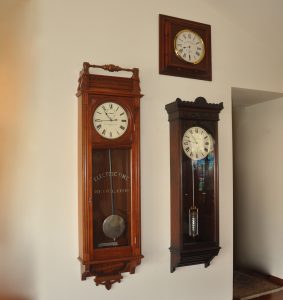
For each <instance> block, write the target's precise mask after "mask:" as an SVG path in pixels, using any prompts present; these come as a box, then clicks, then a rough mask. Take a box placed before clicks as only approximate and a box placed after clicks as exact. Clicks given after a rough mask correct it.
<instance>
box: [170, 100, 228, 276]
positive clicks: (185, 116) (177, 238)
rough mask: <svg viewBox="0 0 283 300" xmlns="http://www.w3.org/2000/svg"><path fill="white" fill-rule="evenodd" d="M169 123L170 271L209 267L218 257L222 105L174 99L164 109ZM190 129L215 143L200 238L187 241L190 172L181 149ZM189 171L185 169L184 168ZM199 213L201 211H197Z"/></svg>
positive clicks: (203, 205) (204, 101) (203, 101)
mask: <svg viewBox="0 0 283 300" xmlns="http://www.w3.org/2000/svg"><path fill="white" fill-rule="evenodd" d="M165 108H166V110H167V113H168V117H169V122H170V174H171V175H170V176H171V179H170V182H171V247H170V252H171V272H174V271H175V269H176V267H181V266H188V265H194V264H202V263H204V264H205V267H207V266H209V264H210V262H211V260H212V259H213V258H214V257H215V256H216V255H218V252H219V250H220V247H219V216H218V210H219V208H218V120H219V112H220V111H221V110H222V108H223V103H220V104H211V103H207V102H206V100H205V99H204V98H202V97H198V98H196V100H195V101H194V102H190V101H182V100H180V99H177V100H176V101H175V102H172V103H170V104H167V105H166V106H165ZM193 126H200V127H202V128H204V129H205V130H206V131H207V132H209V133H210V134H211V135H212V136H213V139H214V141H215V145H214V155H215V160H214V163H213V168H214V169H213V174H214V175H213V181H214V184H213V185H214V187H213V190H212V192H210V193H208V194H207V195H206V198H207V199H206V200H205V201H206V202H205V203H206V204H202V208H203V209H202V211H205V212H204V213H202V214H201V215H200V216H199V218H200V219H201V220H200V226H201V228H200V231H201V234H200V237H198V238H195V239H194V238H191V239H189V238H188V234H187V233H186V224H185V223H186V219H187V218H188V216H187V214H188V210H189V208H190V204H188V198H187V196H186V195H188V194H191V190H192V187H191V183H190V182H191V178H192V173H191V171H190V170H191V169H190V170H187V169H186V168H187V167H186V166H190V162H189V164H187V165H186V163H188V161H189V160H190V159H188V157H187V156H186V155H185V154H184V151H183V148H182V138H183V135H184V133H185V131H186V130H187V129H188V128H190V127H193ZM188 168H189V167H188ZM200 211H201V209H200Z"/></svg>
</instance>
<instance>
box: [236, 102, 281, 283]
mask: <svg viewBox="0 0 283 300" xmlns="http://www.w3.org/2000/svg"><path fill="white" fill-rule="evenodd" d="M282 115H283V98H280V99H277V100H273V101H268V102H264V103H261V104H256V105H252V106H248V107H245V108H241V109H237V110H235V113H234V114H233V132H234V137H235V143H234V145H235V146H234V153H235V154H234V159H235V161H234V162H235V164H234V166H235V169H234V174H235V177H234V182H235V194H234V195H235V200H234V201H235V205H236V207H235V212H236V222H235V224H236V225H237V228H236V232H237V235H236V236H237V238H236V245H237V251H236V258H237V262H238V264H239V265H240V266H244V267H251V268H255V269H258V270H261V271H263V272H265V273H267V274H271V275H273V276H277V277H280V278H283V258H282V253H283V241H282V237H283V219H282V211H283V201H282V168H283V160H282V147H283V142H282V138H281V137H282V132H283V119H282Z"/></svg>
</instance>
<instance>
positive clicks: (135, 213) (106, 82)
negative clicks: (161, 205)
mask: <svg viewBox="0 0 283 300" xmlns="http://www.w3.org/2000/svg"><path fill="white" fill-rule="evenodd" d="M90 69H92V70H97V69H103V70H104V71H106V72H108V71H109V72H119V71H124V72H131V73H132V76H131V77H130V78H126V77H117V76H108V75H98V74H91V73H90V72H89V70H90ZM139 82H140V81H139V70H138V69H136V68H133V69H124V68H120V67H118V66H115V65H103V66H97V65H90V64H89V63H84V64H83V69H82V71H81V73H80V77H79V86H78V91H77V97H78V107H79V108H78V113H79V128H78V145H79V148H78V154H79V165H78V168H79V260H80V262H81V278H82V280H85V279H86V278H87V277H90V276H95V279H94V281H95V283H96V285H99V284H102V285H105V287H106V288H107V289H110V288H111V286H112V284H113V283H115V282H120V281H121V279H122V275H121V274H122V273H123V272H130V273H131V274H133V273H135V268H136V266H137V265H139V264H140V263H141V259H142V257H143V256H142V254H141V226H140V218H141V216H140V98H141V97H142V94H141V93H140V85H139ZM109 100H111V101H113V102H115V103H118V104H119V105H121V106H123V107H124V108H125V110H126V111H127V114H128V118H129V124H128V128H127V130H126V132H125V133H124V134H123V135H122V136H121V137H119V138H117V139H115V140H110V139H105V138H103V137H102V136H101V135H99V134H98V133H97V132H96V131H95V129H94V125H93V113H94V111H95V109H96V108H97V107H98V105H100V104H101V103H103V102H105V101H109ZM94 149H98V150H99V149H111V151H112V150H114V149H128V150H129V151H130V155H129V157H130V160H129V163H128V165H130V167H129V168H130V174H131V192H130V200H129V201H130V203H129V207H130V211H129V212H127V217H126V218H127V219H126V223H127V226H128V227H129V229H128V233H127V235H128V236H127V239H128V242H127V244H126V245H122V246H119V247H103V248H98V247H96V243H95V240H96V239H97V236H95V232H96V231H95V229H94V223H95V221H94V218H95V216H94V215H95V212H96V204H95V199H94V195H93V176H94V175H93V174H94V171H95V170H94V169H95V165H94V164H93V161H92V156H93V150H94Z"/></svg>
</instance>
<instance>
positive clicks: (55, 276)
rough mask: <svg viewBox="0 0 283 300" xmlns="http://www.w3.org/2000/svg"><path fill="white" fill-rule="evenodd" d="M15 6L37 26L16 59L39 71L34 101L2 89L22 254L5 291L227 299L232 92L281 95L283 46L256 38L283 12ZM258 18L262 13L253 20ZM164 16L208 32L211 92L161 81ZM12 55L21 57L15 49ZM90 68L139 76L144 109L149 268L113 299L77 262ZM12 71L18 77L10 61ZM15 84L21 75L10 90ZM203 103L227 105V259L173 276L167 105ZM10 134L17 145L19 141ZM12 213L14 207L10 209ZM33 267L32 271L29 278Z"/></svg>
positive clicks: (107, 4)
mask: <svg viewBox="0 0 283 300" xmlns="http://www.w3.org/2000/svg"><path fill="white" fill-rule="evenodd" d="M16 2H21V3H24V4H23V5H25V9H26V10H27V12H28V13H29V15H28V18H27V17H25V18H24V20H25V21H26V23H27V24H29V25H30V28H28V31H27V32H28V33H29V34H28V37H27V39H25V40H22V39H20V38H19V44H20V47H18V48H17V49H19V51H20V52H24V53H25V51H24V49H25V47H30V51H31V52H32V53H36V54H37V57H36V58H35V59H36V64H35V63H33V60H31V59H30V57H29V60H28V62H29V63H28V64H24V62H25V61H26V60H25V57H21V62H23V66H24V67H23V66H21V68H20V69H21V70H22V71H23V72H24V75H26V74H25V71H27V75H26V76H21V77H20V79H21V87H22V88H23V89H25V88H26V86H31V87H32V90H29V93H23V94H22V95H21V97H17V95H13V96H12V95H11V89H10V88H9V86H8V85H6V86H5V87H4V92H3V91H2V90H1V93H2V95H3V93H4V100H5V101H4V104H2V102H1V113H2V106H3V107H6V106H7V110H8V112H7V114H8V115H9V117H6V118H4V119H1V128H3V130H4V132H6V135H7V136H8V137H9V138H10V139H11V140H10V141H9V142H8V143H7V145H6V146H5V147H6V148H5V151H4V149H1V150H2V155H1V164H2V165H4V166H5V167H4V169H2V166H1V171H2V170H4V171H2V173H3V172H4V174H5V177H6V181H7V183H6V184H5V185H4V184H3V186H2V187H1V188H2V190H1V201H3V199H4V200H6V203H5V207H6V211H7V213H5V214H4V215H5V216H6V217H7V215H9V216H8V217H7V218H6V219H5V224H8V226H7V233H6V234H7V236H8V237H13V238H14V240H15V243H16V244H15V247H13V243H11V244H10V247H13V251H14V253H12V255H10V256H9V255H8V257H10V258H11V260H12V258H15V257H16V258H17V260H18V261H17V263H14V264H12V263H11V264H10V265H14V266H15V268H16V267H17V270H20V271H21V272H20V273H19V274H16V275H15V272H10V273H9V270H8V271H7V272H8V274H11V276H10V277H11V278H9V280H7V281H9V282H10V283H12V284H13V280H14V278H15V277H21V278H22V279H23V280H24V281H28V282H29V284H28V285H27V288H26V289H25V288H24V287H25V285H21V283H20V280H18V281H17V284H18V285H16V284H13V287H14V291H17V290H18V291H19V292H20V293H21V294H23V295H25V294H27V295H29V294H31V293H33V295H34V297H33V299H36V300H55V299H56V300H57V299H62V300H63V299H66V300H67V299H68V300H72V299H74V300H75V299H92V298H96V299H102V300H103V299H108V298H109V297H115V299H117V300H120V299H129V298H131V297H134V298H135V299H136V300H140V299H154V298H157V297H158V298H162V299H164V300H167V299H172V298H174V299H178V300H183V299H188V298H190V299H195V300H206V299H210V300H229V299H231V298H232V251H233V242H232V209H233V208H232V206H233V205H232V136H231V133H232V129H231V86H238V87H250V88H258V89H259V88H262V89H265V90H274V91H280V90H282V84H281V83H282V72H281V70H282V68H281V67H282V60H281V53H282V51H281V50H282V46H283V45H282V44H279V40H278V39H275V41H277V42H278V45H276V47H274V48H273V52H272V56H268V59H263V57H265V55H266V53H267V50H268V49H269V46H268V45H267V44H266V42H265V40H263V39H262V38H261V35H259V34H258V27H259V25H258V24H260V27H261V29H262V30H269V29H271V28H269V26H271V25H272V22H273V20H272V19H271V13H270V12H271V11H270V7H271V8H275V12H278V11H280V9H282V7H280V5H281V4H280V3H279V2H277V1H274V3H273V6H272V5H271V4H270V2H269V3H268V5H267V4H265V2H264V1H262V3H259V2H258V1H256V0H252V1H249V2H248V3H246V1H243V0H242V1H237V3H231V2H227V1H224V0H215V1H210V0H200V1H198V2H197V3H196V2H195V1H191V0H178V1H173V2H172V1H161V0H155V1H133V0H120V1H115V0H105V1H98V0H83V1H75V0H68V1H67V0H61V1H57V2H56V3H55V1H49V0H37V1H36V0H26V1H25V0H19V1H16ZM254 7H257V14H255V13H254ZM243 8H244V9H243ZM5 9H6V11H9V13H10V14H13V13H18V14H21V13H22V12H23V8H17V9H16V10H15V9H14V8H12V7H5ZM281 11H282V10H281ZM159 13H162V14H168V15H172V16H176V17H180V18H185V19H190V20H194V21H199V22H203V23H208V24H211V26H212V65H213V81H212V82H205V81H198V80H192V79H186V78H177V77H171V76H161V75H159V74H158V14H159ZM263 15H264V16H266V19H265V21H266V22H265V24H267V25H265V27H264V26H263V25H261V24H263V23H262V22H261V21H262V20H261V17H262V16H263ZM275 15H276V14H275ZM272 18H274V14H273V15H272ZM239 19H240V20H241V22H239ZM259 19H260V21H259ZM21 20H22V19H21V18H20V19H19V18H18V19H17V18H7V20H6V21H7V22H10V25H12V28H11V29H10V30H11V32H12V33H14V31H17V36H21V34H22V31H23V30H24V28H23V27H24V26H23V24H22V22H21ZM275 21H276V20H274V22H275ZM24 24H25V23H24ZM255 24H256V25H257V26H255ZM270 24H271V25H270ZM32 25H33V26H32ZM279 25H281V23H280V24H279ZM13 28H14V31H13ZM270 32H273V31H272V30H270ZM4 38H5V37H4ZM5 39H6V38H5ZM27 41H28V42H27ZM17 46H18V45H17ZM10 48H11V49H14V45H11V47H10ZM17 53H18V52H17ZM6 55H7V56H8V57H10V55H11V54H10V53H8V51H7V53H6ZM27 55H28V54H27ZM15 56H16V55H15ZM28 56H29V55H28ZM83 61H88V62H90V63H95V64H107V63H114V64H117V65H120V66H123V67H138V68H140V76H141V88H142V93H143V94H144V95H145V96H144V98H143V99H142V104H141V141H142V149H141V151H142V153H141V168H142V171H141V172H142V182H141V183H142V247H143V254H144V256H145V258H144V259H143V261H142V264H141V266H139V267H138V268H137V272H136V274H135V275H125V277H124V280H123V281H122V283H121V284H116V285H114V287H113V289H112V290H111V291H106V289H105V288H104V287H96V286H95V285H94V283H93V281H92V280H87V281H85V282H81V281H80V270H79V262H78V261H77V260H76V257H77V255H78V230H77V153H76V149H77V146H76V144H77V102H76V97H75V92H76V88H77V79H78V74H79V71H80V69H81V67H82V63H83ZM8 63H9V65H12V66H14V69H16V68H17V66H15V65H13V61H11V62H8ZM27 65H28V66H27ZM30 68H35V74H31V75H32V80H31V78H30V76H28V75H29V73H30ZM8 69H9V68H8ZM263 69H264V72H262V70H263ZM13 80H14V73H13V74H11V75H10V80H9V83H12V82H13ZM13 92H15V91H13ZM2 95H1V97H2ZM197 96H204V97H206V98H207V99H208V101H209V102H218V101H219V102H220V101H223V102H224V111H223V112H221V115H220V118H221V121H220V123H219V140H220V142H219V143H220V245H221V247H222V249H221V251H220V254H219V256H218V257H216V258H215V259H214V260H213V261H212V264H211V266H210V267H209V268H207V269H204V267H203V266H192V267H186V268H180V269H177V271H176V272H175V273H174V274H170V272H169V250H168V247H169V245H170V220H169V216H170V210H169V195H170V192H169V125H168V121H167V113H166V111H165V109H164V106H165V104H167V103H169V102H171V101H174V100H175V99H176V98H177V97H180V98H182V99H186V100H193V99H194V98H196V97H197ZM17 100H19V101H20V103H17V106H16V107H24V108H25V109H24V110H23V111H22V113H21V114H20V115H17V114H15V109H14V107H15V104H14V103H15V101H17ZM11 118H13V120H15V121H14V122H12V121H11ZM11 123H13V126H12V125H11ZM24 129H25V130H24ZM14 132H16V133H17V137H18V139H17V140H15V139H13V135H12V134H13V133H14ZM156 133H158V135H156ZM1 138H2V137H1ZM18 141H21V143H20V144H18ZM19 149H23V150H21V151H20V150H19ZM11 155H12V159H11ZM9 159H10V160H11V161H12V162H13V163H14V164H15V166H14V168H11V165H10V164H9V163H8V162H9ZM5 164H6V165H5ZM7 164H8V165H7ZM15 170H17V172H18V176H16V177H15V176H14V172H15ZM12 179H13V181H12ZM2 195H3V197H2ZM8 197H9V198H8ZM8 200H9V201H8ZM8 203H9V204H8ZM10 203H11V204H13V206H11V207H10V206H9V205H10ZM1 215H2V208H1ZM15 232H16V233H17V234H15ZM24 245H28V247H23V246H24ZM23 249H24V250H26V251H24V250H23ZM27 250H28V251H27ZM28 267H29V272H23V270H24V271H25V270H26V269H27V268H28ZM1 271H2V270H1ZM33 273H34V274H33ZM6 274H7V273H6ZM6 276H7V275H6ZM35 278H36V279H35ZM18 286H19V287H22V286H23V288H21V289H20V288H18Z"/></svg>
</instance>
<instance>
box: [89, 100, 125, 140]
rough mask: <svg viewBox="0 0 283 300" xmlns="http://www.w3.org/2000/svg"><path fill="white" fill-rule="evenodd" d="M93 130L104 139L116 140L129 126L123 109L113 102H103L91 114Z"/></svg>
mask: <svg viewBox="0 0 283 300" xmlns="http://www.w3.org/2000/svg"><path fill="white" fill-rule="evenodd" d="M93 125H94V128H95V130H96V131H97V132H98V134H100V135H101V136H102V137H104V138H106V139H117V138H119V137H120V136H122V135H123V134H124V133H125V132H126V130H127V128H128V125H129V118H128V115H127V113H126V111H125V109H124V108H123V107H122V106H121V105H120V104H118V103H115V102H110V101H109V102H104V103H102V104H101V105H99V106H98V107H97V108H96V110H95V112H94V114H93Z"/></svg>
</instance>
